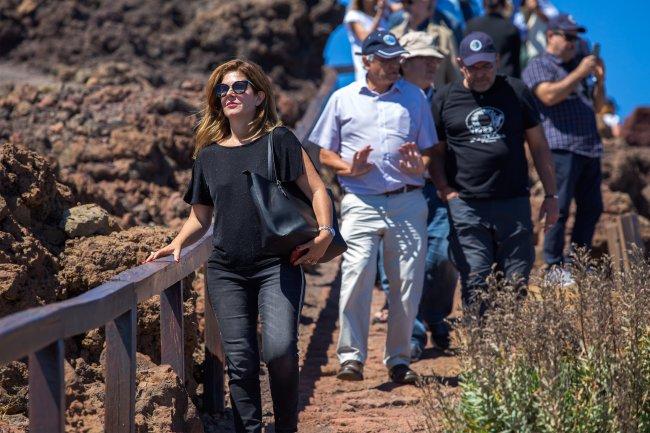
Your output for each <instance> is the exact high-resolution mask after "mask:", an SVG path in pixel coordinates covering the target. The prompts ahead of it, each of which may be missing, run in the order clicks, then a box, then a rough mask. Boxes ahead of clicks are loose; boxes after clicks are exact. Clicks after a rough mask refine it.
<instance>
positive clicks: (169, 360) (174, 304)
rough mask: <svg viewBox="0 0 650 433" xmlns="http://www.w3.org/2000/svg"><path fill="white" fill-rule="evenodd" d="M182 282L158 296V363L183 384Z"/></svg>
mask: <svg viewBox="0 0 650 433" xmlns="http://www.w3.org/2000/svg"><path fill="white" fill-rule="evenodd" d="M183 284H184V283H183V281H182V280H181V281H179V282H178V283H175V284H173V285H172V286H170V287H169V288H167V289H165V290H164V291H163V292H162V293H161V294H160V362H161V363H163V364H169V365H171V366H172V369H173V370H174V371H175V372H176V375H177V376H178V378H179V379H180V380H181V383H182V384H185V356H184V345H185V339H184V337H183Z"/></svg>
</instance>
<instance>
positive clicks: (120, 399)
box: [105, 305, 138, 433]
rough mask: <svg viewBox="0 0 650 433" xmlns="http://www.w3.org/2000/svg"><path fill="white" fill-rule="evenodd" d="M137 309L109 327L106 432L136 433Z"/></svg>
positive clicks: (107, 341) (115, 320)
mask: <svg viewBox="0 0 650 433" xmlns="http://www.w3.org/2000/svg"><path fill="white" fill-rule="evenodd" d="M137 326H138V321H137V308H136V307H135V305H134V306H133V308H132V309H131V310H130V311H127V312H126V313H124V314H122V315H120V316H119V317H117V318H116V319H114V320H111V321H110V322H108V323H107V324H106V399H105V420H106V425H105V431H106V433H134V432H135V391H136V384H135V369H136V349H135V348H136V330H137Z"/></svg>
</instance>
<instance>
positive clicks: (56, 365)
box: [29, 340, 65, 433]
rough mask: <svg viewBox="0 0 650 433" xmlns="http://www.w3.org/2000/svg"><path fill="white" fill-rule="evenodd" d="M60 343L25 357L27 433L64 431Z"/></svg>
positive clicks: (59, 341)
mask: <svg viewBox="0 0 650 433" xmlns="http://www.w3.org/2000/svg"><path fill="white" fill-rule="evenodd" d="M63 356H64V350H63V340H57V341H55V342H54V343H52V344H50V345H48V346H46V347H44V348H42V349H40V350H38V351H37V352H34V353H32V354H31V355H29V431H30V433H63V432H64V431H65V379H64V372H63Z"/></svg>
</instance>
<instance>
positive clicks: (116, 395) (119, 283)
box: [0, 69, 337, 433]
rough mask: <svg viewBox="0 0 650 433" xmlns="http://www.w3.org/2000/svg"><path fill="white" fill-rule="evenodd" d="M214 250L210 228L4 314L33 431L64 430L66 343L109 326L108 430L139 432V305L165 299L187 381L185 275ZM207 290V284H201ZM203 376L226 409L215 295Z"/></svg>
mask: <svg viewBox="0 0 650 433" xmlns="http://www.w3.org/2000/svg"><path fill="white" fill-rule="evenodd" d="M336 75H337V74H336V71H335V70H332V69H325V71H324V79H323V82H322V84H321V87H320V89H319V91H318V93H317V95H316V96H315V97H314V98H313V99H312V100H311V102H310V105H309V107H308V109H307V111H306V112H305V115H304V117H303V118H302V119H301V121H300V122H299V123H298V125H297V127H296V135H297V136H298V138H299V139H300V140H301V141H302V142H303V143H305V144H307V142H306V139H307V136H308V134H309V132H310V131H311V129H312V128H313V125H314V124H315V122H316V120H317V119H318V116H319V115H320V113H321V111H322V108H323V106H324V104H325V102H326V101H327V98H328V97H329V95H330V94H331V92H332V90H333V88H334V85H335V83H336ZM211 251H212V230H211V229H210V230H209V231H208V232H207V233H206V234H205V235H204V236H203V237H202V238H201V239H200V240H199V241H197V242H196V243H194V244H193V245H190V246H188V247H186V248H183V250H182V254H181V260H180V261H179V262H178V263H176V262H174V261H173V258H172V257H171V256H168V257H163V258H161V259H158V260H156V261H155V262H152V263H147V264H145V265H141V266H137V267H135V268H131V269H128V270H127V271H124V272H122V273H121V274H118V275H117V276H115V277H113V278H112V279H111V280H110V281H107V282H106V283H104V284H102V285H100V286H98V287H96V288H94V289H91V290H89V291H88V292H86V293H84V294H82V295H79V296H77V297H74V298H71V299H68V300H65V301H62V302H57V303H53V304H49V305H45V306H42V307H37V308H30V309H28V310H24V311H21V312H18V313H15V314H12V315H9V316H6V317H4V318H2V319H0V365H2V364H5V363H7V362H11V361H14V360H18V359H22V358H24V357H28V358H29V364H28V368H29V431H30V433H63V432H64V431H65V379H64V367H63V365H64V364H63V361H64V355H65V353H64V340H65V339H66V338H70V337H73V336H75V335H79V334H83V333H85V332H87V331H89V330H91V329H94V328H99V327H102V326H103V327H104V329H105V334H106V365H105V376H104V377H105V386H106V398H105V401H104V410H105V431H106V432H107V433H126V432H130V433H133V432H135V394H136V380H135V378H136V376H135V373H136V331H137V306H138V304H139V303H141V302H143V301H146V300H148V299H150V298H152V297H154V296H160V345H161V363H163V364H169V365H170V366H171V367H172V368H173V370H174V372H175V373H176V374H177V375H178V377H179V378H180V380H181V383H185V365H184V364H185V354H184V341H185V339H184V330H183V279H184V278H185V277H187V276H188V275H189V274H191V273H192V272H194V271H196V270H197V269H199V268H200V267H202V266H204V265H205V263H206V262H207V260H208V257H209V255H210V252H211ZM204 293H205V288H204ZM204 338H205V373H204V374H205V376H204V385H203V386H204V387H203V404H204V407H203V410H204V411H206V412H208V413H213V414H214V413H220V412H222V411H223V408H224V392H223V390H224V368H223V366H224V354H223V351H222V348H221V342H220V336H219V328H218V324H217V320H216V317H215V316H214V310H213V309H212V306H211V304H210V297H209V296H207V293H205V331H204Z"/></svg>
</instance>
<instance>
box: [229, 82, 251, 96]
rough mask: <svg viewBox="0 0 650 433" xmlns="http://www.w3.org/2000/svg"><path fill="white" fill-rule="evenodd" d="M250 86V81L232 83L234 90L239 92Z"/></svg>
mask: <svg viewBox="0 0 650 433" xmlns="http://www.w3.org/2000/svg"><path fill="white" fill-rule="evenodd" d="M247 87H248V81H235V82H234V83H232V91H233V92H235V93H237V94H242V93H244V92H245V91H246V88H247Z"/></svg>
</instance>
